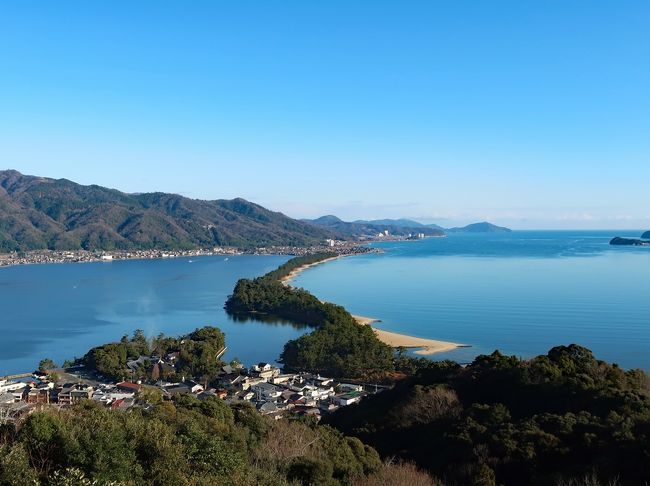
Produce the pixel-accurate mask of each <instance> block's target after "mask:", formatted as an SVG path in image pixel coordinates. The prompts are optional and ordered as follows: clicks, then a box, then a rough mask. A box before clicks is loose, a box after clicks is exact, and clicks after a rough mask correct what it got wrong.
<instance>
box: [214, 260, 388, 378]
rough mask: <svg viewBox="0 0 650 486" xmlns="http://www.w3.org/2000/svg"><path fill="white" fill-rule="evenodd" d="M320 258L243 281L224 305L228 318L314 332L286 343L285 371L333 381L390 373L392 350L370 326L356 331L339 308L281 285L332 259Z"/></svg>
mask: <svg viewBox="0 0 650 486" xmlns="http://www.w3.org/2000/svg"><path fill="white" fill-rule="evenodd" d="M331 257H332V255H331V254H327V253H321V254H318V255H310V256H307V257H297V258H294V259H292V260H289V262H287V263H285V264H284V265H283V266H281V267H280V268H278V269H277V270H275V271H273V272H270V273H268V274H266V275H264V276H262V277H259V278H256V279H252V280H251V279H241V280H239V281H238V282H237V285H236V286H235V290H234V292H233V294H232V295H231V296H230V297H229V299H228V301H227V303H226V309H227V310H228V312H230V313H262V314H268V315H272V316H275V317H279V318H282V319H287V320H290V321H294V322H297V323H299V324H307V325H310V326H314V327H315V328H316V329H315V330H314V331H312V332H311V333H309V334H305V335H303V336H301V337H299V338H298V339H295V340H291V341H289V342H288V343H287V344H286V345H285V347H284V351H283V352H282V356H281V360H282V363H283V364H284V366H285V368H287V370H292V371H302V370H305V371H311V372H318V373H322V374H324V375H327V376H332V377H337V378H338V377H348V378H352V377H355V378H360V377H368V376H377V375H378V374H381V373H386V372H390V371H392V370H393V368H394V365H393V350H392V348H390V346H387V345H386V344H384V343H382V342H381V341H379V339H377V336H375V333H374V332H373V330H372V328H371V327H370V326H360V325H359V324H358V323H357V322H356V321H355V320H354V318H353V317H352V315H351V314H350V313H349V312H348V311H347V310H345V309H344V308H343V307H341V306H339V305H335V304H330V303H326V302H321V301H320V300H318V298H316V297H315V296H313V295H312V294H310V293H309V292H307V291H306V290H304V289H299V288H293V287H290V286H288V285H284V284H283V283H282V282H280V281H279V279H281V278H282V277H285V276H287V275H288V274H289V273H290V272H291V271H292V270H294V269H296V268H298V267H300V266H302V265H306V264H310V263H315V262H317V261H322V260H324V259H327V258H331Z"/></svg>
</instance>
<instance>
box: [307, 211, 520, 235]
mask: <svg viewBox="0 0 650 486" xmlns="http://www.w3.org/2000/svg"><path fill="white" fill-rule="evenodd" d="M303 221H304V222H306V223H309V224H311V225H313V226H317V227H319V228H326V229H329V230H331V231H334V232H336V233H339V234H341V235H345V236H347V237H350V238H369V239H370V238H375V237H377V236H378V235H380V234H386V232H388V234H389V235H392V236H398V237H409V236H413V235H416V236H417V235H420V236H423V237H428V236H444V235H445V234H447V233H509V232H511V231H512V230H511V229H509V228H504V227H503V226H496V225H494V224H492V223H488V222H486V221H484V222H481V223H473V224H469V225H467V226H463V227H456V228H447V229H445V228H443V227H442V226H438V225H437V224H424V223H420V222H418V221H414V220H412V219H374V220H356V221H351V222H347V221H343V220H342V219H340V218H339V217H337V216H334V215H327V216H321V217H320V218H317V219H304V220H303Z"/></svg>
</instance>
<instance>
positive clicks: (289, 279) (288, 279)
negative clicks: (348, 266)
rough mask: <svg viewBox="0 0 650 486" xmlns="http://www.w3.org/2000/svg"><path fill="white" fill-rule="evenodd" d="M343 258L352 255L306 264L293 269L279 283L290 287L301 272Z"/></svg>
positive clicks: (337, 256)
mask: <svg viewBox="0 0 650 486" xmlns="http://www.w3.org/2000/svg"><path fill="white" fill-rule="evenodd" d="M345 256H352V255H336V256H333V257H330V258H326V259H325V260H321V261H319V262H314V263H308V264H306V265H301V266H299V267H298V268H294V269H293V270H291V272H289V275H285V276H284V277H282V278H281V279H280V282H281V283H282V284H283V285H291V282H292V281H293V279H294V278H296V277H297V276H298V275H300V274H301V273H302V272H304V271H305V270H307V269H308V268H311V267H315V266H316V265H321V264H323V263H327V262H331V261H334V260H338V259H339V258H343V257H345Z"/></svg>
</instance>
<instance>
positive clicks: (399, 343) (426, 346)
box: [280, 255, 469, 356]
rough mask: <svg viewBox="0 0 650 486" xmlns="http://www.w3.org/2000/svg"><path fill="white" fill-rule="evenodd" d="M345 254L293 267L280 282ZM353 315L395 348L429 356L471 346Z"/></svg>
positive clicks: (291, 278)
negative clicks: (394, 329) (389, 327)
mask: <svg viewBox="0 0 650 486" xmlns="http://www.w3.org/2000/svg"><path fill="white" fill-rule="evenodd" d="M345 256H352V255H337V256H334V257H331V258H326V259H325V260H321V261H319V262H314V263H309V264H306V265H301V266H300V267H298V268H295V269H293V270H292V271H291V272H290V273H289V274H288V275H286V276H284V277H282V278H281V279H280V282H281V283H282V284H283V285H287V286H290V285H291V282H292V281H293V279H294V278H296V277H297V276H298V275H300V274H301V273H302V272H304V271H305V270H307V269H308V268H311V267H315V266H316V265H321V264H323V263H327V262H330V261H333V260H338V259H339V258H343V257H345ZM352 317H354V320H356V321H357V322H358V323H359V324H360V325H362V326H370V327H371V328H372V330H373V331H374V333H375V335H376V336H377V338H378V339H379V340H380V341H381V342H383V343H384V344H388V345H389V346H391V347H393V348H399V347H403V348H409V349H416V351H414V353H415V354H419V355H422V356H429V355H432V354H435V353H444V352H446V351H453V350H454V349H458V348H465V347H469V346H467V345H464V344H458V343H452V342H450V341H440V340H438V339H427V338H420V337H415V336H409V335H408V334H400V333H397V332H392V331H384V330H383V329H377V328H376V327H374V326H373V324H374V323H375V322H379V319H374V318H372V317H364V316H358V315H352Z"/></svg>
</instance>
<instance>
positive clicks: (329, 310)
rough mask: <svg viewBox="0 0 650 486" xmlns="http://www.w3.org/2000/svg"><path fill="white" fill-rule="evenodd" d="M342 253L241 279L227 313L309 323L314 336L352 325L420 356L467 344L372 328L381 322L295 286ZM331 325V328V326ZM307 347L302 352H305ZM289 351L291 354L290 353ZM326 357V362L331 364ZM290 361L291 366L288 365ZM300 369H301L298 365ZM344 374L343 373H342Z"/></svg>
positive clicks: (286, 357)
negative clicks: (337, 326)
mask: <svg viewBox="0 0 650 486" xmlns="http://www.w3.org/2000/svg"><path fill="white" fill-rule="evenodd" d="M341 256H343V255H340V254H336V253H322V254H316V255H309V256H306V257H297V258H293V259H292V260H289V261H288V262H287V263H285V264H284V265H282V266H281V267H279V268H278V269H277V270H275V271H273V272H270V273H268V274H266V275H264V276H262V277H259V278H257V279H254V280H248V279H241V280H240V281H239V282H237V286H236V287H235V290H234V292H233V295H231V296H230V298H229V299H228V302H227V303H226V310H228V312H231V313H249V312H255V313H266V314H269V315H273V316H276V317H280V318H284V319H288V320H292V321H295V322H299V323H303V324H308V325H311V326H314V327H316V328H317V330H316V331H315V332H314V333H312V334H315V333H318V332H319V331H320V330H322V329H323V328H329V329H330V330H331V328H332V325H333V324H340V326H341V327H346V326H348V328H349V324H351V323H352V324H353V325H354V326H359V325H361V326H360V327H361V328H367V329H371V330H372V333H373V334H372V335H373V337H374V339H376V340H377V341H378V342H380V343H382V344H383V345H386V346H389V347H390V348H412V349H417V351H415V353H416V354H420V355H431V354H434V353H440V352H445V351H451V350H454V349H456V348H458V347H462V346H463V345H460V344H457V343H452V342H447V341H439V340H435V339H426V338H420V337H415V336H409V335H406V334H400V333H395V332H390V331H385V330H382V329H377V328H375V327H373V326H372V324H373V323H375V322H378V320H377V319H372V318H367V317H362V316H353V315H351V314H350V313H349V312H348V311H347V310H345V309H344V308H343V307H341V306H338V305H335V304H332V303H329V302H323V301H320V300H319V299H317V298H316V297H315V296H313V295H312V294H310V293H309V292H307V291H306V290H304V289H300V288H295V287H293V286H291V282H292V280H293V279H294V278H295V277H296V276H297V275H298V274H300V273H301V272H303V271H305V270H307V269H308V268H311V267H313V266H315V265H320V264H322V263H325V262H328V261H332V260H335V259H337V258H341ZM328 326H329V327H328ZM372 341H373V339H370V338H369V337H368V336H365V343H366V344H367V345H369V346H371V347H372V346H373V344H372ZM295 343H296V341H290V342H289V343H287V345H286V346H285V352H284V353H283V360H284V363H285V365H287V364H289V366H290V367H291V364H290V363H291V361H292V360H296V361H300V359H297V358H296V356H295V354H294V353H293V352H292V349H293V350H294V351H295V349H294V347H295V346H296V344H295ZM304 349H305V348H304V347H302V348H301V351H304ZM287 351H289V352H287ZM328 359H329V357H328V358H327V359H325V358H324V361H328ZM287 360H288V361H289V363H288V362H287ZM298 368H301V367H300V366H298ZM310 369H314V365H313V363H310ZM326 371H327V372H330V373H332V374H334V375H336V370H332V369H331V368H329V367H327V369H326ZM339 371H340V370H339Z"/></svg>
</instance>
